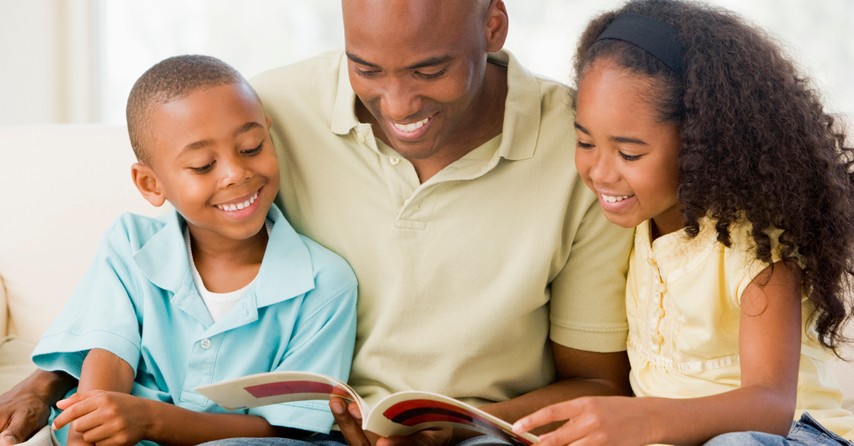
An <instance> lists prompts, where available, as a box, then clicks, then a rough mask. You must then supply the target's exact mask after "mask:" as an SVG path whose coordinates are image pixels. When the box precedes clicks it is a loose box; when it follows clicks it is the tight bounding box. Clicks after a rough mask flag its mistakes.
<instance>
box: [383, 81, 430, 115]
mask: <svg viewBox="0 0 854 446" xmlns="http://www.w3.org/2000/svg"><path fill="white" fill-rule="evenodd" d="M420 107H421V101H420V99H419V94H418V91H417V89H416V88H415V86H414V85H412V82H411V81H408V80H405V79H400V78H393V79H390V80H389V83H388V85H387V87H386V89H385V91H384V92H383V95H382V97H381V98H380V109H381V110H382V113H383V116H385V117H386V118H387V119H390V120H392V121H395V122H403V121H406V120H407V119H408V118H410V117H412V116H414V115H416V114H417V113H418V110H419V109H420Z"/></svg>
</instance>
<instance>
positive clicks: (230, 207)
mask: <svg viewBox="0 0 854 446" xmlns="http://www.w3.org/2000/svg"><path fill="white" fill-rule="evenodd" d="M257 198H258V192H255V195H253V196H251V197H249V199H248V200H246V201H244V202H242V203H231V204H218V205H216V207H218V208H220V209H222V210H223V211H226V212H234V211H239V210H241V209H245V208H247V207H249V205H251V204H252V203H254V202H255V200H256V199H257Z"/></svg>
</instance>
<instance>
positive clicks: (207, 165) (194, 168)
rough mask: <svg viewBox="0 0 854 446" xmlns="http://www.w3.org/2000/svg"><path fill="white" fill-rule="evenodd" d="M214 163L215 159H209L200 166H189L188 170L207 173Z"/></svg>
mask: <svg viewBox="0 0 854 446" xmlns="http://www.w3.org/2000/svg"><path fill="white" fill-rule="evenodd" d="M215 163H216V161H211V162H209V163H207V164H205V165H204V166H201V167H190V170H192V171H193V172H194V173H208V172H210V171H211V169H213V166H214V164H215Z"/></svg>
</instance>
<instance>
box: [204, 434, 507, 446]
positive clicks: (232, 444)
mask: <svg viewBox="0 0 854 446" xmlns="http://www.w3.org/2000/svg"><path fill="white" fill-rule="evenodd" d="M346 444H347V442H346V441H344V437H343V436H342V435H341V433H340V432H337V431H332V432H331V433H330V434H329V435H326V434H314V435H312V436H310V437H306V438H303V439H300V440H296V439H293V438H281V437H263V438H226V439H224V440H216V441H211V442H208V443H203V444H202V445H201V446H341V445H346ZM507 445H510V443H507V442H506V441H503V440H500V439H497V438H494V437H489V436H486V435H483V436H480V437H474V438H469V439H468V440H464V441H462V442H460V443H457V446H507Z"/></svg>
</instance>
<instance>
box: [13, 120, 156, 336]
mask: <svg viewBox="0 0 854 446" xmlns="http://www.w3.org/2000/svg"><path fill="white" fill-rule="evenodd" d="M0 147H2V148H3V149H2V152H0V153H2V158H0V190H2V191H3V197H4V199H3V206H4V209H5V211H4V213H3V218H0V234H2V236H0V252H2V253H3V255H0V275H2V276H3V278H4V279H5V281H6V291H7V296H6V298H7V303H8V312H9V325H8V327H7V328H8V330H4V331H3V332H0V334H7V333H9V334H16V335H18V336H20V337H23V338H25V339H27V340H30V341H37V340H38V338H39V336H41V334H42V333H43V332H44V330H45V329H46V328H47V326H48V325H49V324H50V323H51V321H52V320H53V318H54V317H55V316H56V314H57V313H58V312H59V310H60V309H61V308H62V305H63V304H64V303H65V301H66V300H67V299H68V298H69V297H70V295H71V293H72V291H73V289H74V287H75V286H76V284H77V282H78V281H79V280H80V278H81V277H82V276H83V273H84V272H85V269H86V268H87V267H88V265H89V262H91V261H92V259H93V257H94V255H95V251H96V249H97V246H98V241H99V239H100V237H101V234H102V233H103V232H104V231H105V230H106V229H107V227H108V226H109V225H110V224H111V223H112V222H113V221H114V220H115V219H116V218H117V217H118V216H119V214H120V213H121V212H123V211H134V212H139V213H145V214H149V215H151V214H158V213H160V212H161V211H160V210H159V209H157V208H153V207H152V206H151V205H149V204H148V202H146V201H145V200H144V199H143V198H142V197H141V196H140V194H139V192H138V191H137V190H136V188H135V187H134V186H133V183H132V182H131V176H130V167H131V165H132V164H133V162H135V158H134V155H133V152H132V150H131V148H130V143H129V141H128V137H127V133H126V130H125V128H124V127H123V126H118V125H44V126H0Z"/></svg>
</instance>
